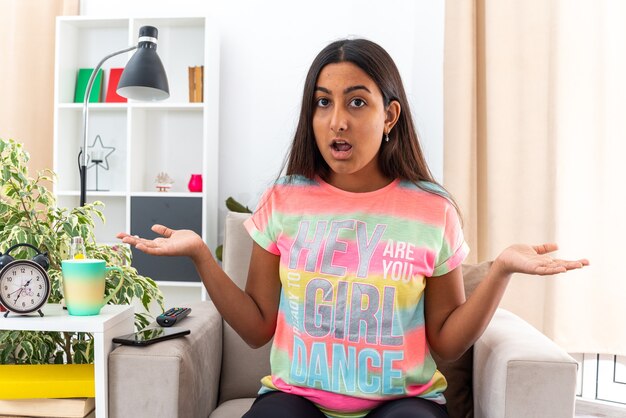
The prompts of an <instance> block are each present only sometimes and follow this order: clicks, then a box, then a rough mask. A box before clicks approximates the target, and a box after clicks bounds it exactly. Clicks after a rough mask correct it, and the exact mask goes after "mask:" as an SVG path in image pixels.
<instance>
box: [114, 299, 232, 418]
mask: <svg viewBox="0 0 626 418" xmlns="http://www.w3.org/2000/svg"><path fill="white" fill-rule="evenodd" d="M188 306H189V307H190V308H191V313H190V314H189V315H188V316H187V317H186V318H185V319H184V320H182V321H181V322H180V325H178V324H177V326H180V327H181V328H187V329H189V330H191V334H189V335H187V336H185V337H182V338H175V339H172V340H167V341H162V342H159V343H156V344H153V345H149V346H146V347H131V346H119V347H117V348H116V349H115V350H113V351H112V352H111V354H110V355H109V416H110V417H111V418H116V417H129V416H132V417H133V418H143V417H145V418H153V417H171V418H177V417H201V416H202V417H208V416H209V414H210V413H211V411H213V409H215V407H216V404H217V396H218V387H219V377H220V369H221V362H222V317H221V316H220V315H219V313H218V312H217V309H215V306H214V305H213V303H212V302H197V303H192V304H189V305H188Z"/></svg>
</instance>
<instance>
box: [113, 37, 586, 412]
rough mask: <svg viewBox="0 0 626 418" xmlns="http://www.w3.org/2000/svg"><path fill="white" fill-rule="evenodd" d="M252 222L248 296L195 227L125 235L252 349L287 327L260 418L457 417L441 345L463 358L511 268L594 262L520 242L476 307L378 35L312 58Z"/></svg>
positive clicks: (502, 258) (258, 405)
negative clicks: (197, 290) (282, 152)
mask: <svg viewBox="0 0 626 418" xmlns="http://www.w3.org/2000/svg"><path fill="white" fill-rule="evenodd" d="M246 228H247V229H248V231H249V233H250V234H251V236H252V238H253V240H254V242H255V244H254V248H253V250H252V258H251V262H250V270H249V274H248V281H247V284H246V289H245V291H242V290H240V289H239V288H238V287H237V286H236V285H235V284H234V283H233V282H232V281H231V280H230V279H229V278H228V277H227V276H226V275H225V273H224V272H223V271H222V270H221V269H220V267H219V265H218V264H217V263H216V262H215V260H214V259H213V256H212V255H211V253H210V251H209V249H208V248H207V246H206V245H205V244H204V242H203V241H202V239H201V237H199V236H198V235H197V234H195V233H194V232H192V231H188V230H172V229H169V228H167V227H165V226H162V225H155V226H154V227H153V230H154V231H155V232H157V233H158V234H160V235H162V237H163V238H157V239H155V240H146V239H142V238H139V237H134V236H129V235H127V234H119V237H120V238H122V240H123V241H124V242H125V243H128V244H131V245H135V246H136V247H137V249H139V250H142V251H145V252H146V253H148V254H154V255H187V256H189V257H191V259H192V260H193V262H194V264H195V266H196V268H197V270H198V272H199V274H200V276H201V277H202V281H203V282H204V285H205V287H206V289H207V291H208V293H209V295H210V297H211V300H212V301H213V302H214V303H215V305H216V307H217V309H218V310H219V312H220V313H221V314H222V316H223V317H224V319H225V320H226V321H227V322H228V323H229V324H230V325H231V326H232V327H233V328H234V329H235V330H236V331H237V332H238V333H239V335H240V336H241V337H242V338H243V339H244V340H245V341H246V342H247V343H248V344H249V345H250V346H252V347H260V346H262V345H264V344H265V343H267V342H268V341H269V340H270V339H271V338H272V337H274V341H273V346H272V353H271V375H270V376H267V377H265V378H264V379H263V380H262V382H261V383H262V388H261V391H260V392H259V397H258V398H257V400H256V401H255V403H254V405H253V406H252V408H251V409H250V411H249V412H248V413H247V414H246V415H245V417H246V418H258V417H272V418H276V417H304V418H306V417H324V416H328V417H364V416H367V417H373V418H382V417H387V418H389V417H446V416H447V413H446V410H445V406H444V405H445V398H444V396H443V392H444V390H445V389H446V380H445V378H444V376H443V375H442V374H441V373H440V372H439V371H438V370H437V367H436V365H435V363H434V361H433V358H432V357H431V354H430V353H431V350H432V351H434V352H436V353H437V354H438V355H439V356H440V357H441V358H443V359H447V360H452V359H456V358H458V357H459V356H461V355H462V354H463V353H464V352H465V351H466V350H467V349H468V348H469V347H470V346H471V345H472V344H473V343H474V342H475V341H476V339H478V337H479V336H480V335H481V334H482V332H483V330H484V329H485V327H486V326H487V324H488V323H489V321H490V319H491V317H492V315H493V313H494V311H495V309H496V307H497V306H498V303H499V302H500V299H501V298H502V294H503V293H504V290H505V288H506V286H507V283H508V281H509V278H510V277H511V274H512V273H515V272H521V273H529V274H540V275H549V274H556V273H562V272H565V271H567V270H570V269H576V268H580V267H582V266H583V265H587V264H588V262H587V260H577V261H566V260H557V259H553V258H551V257H550V256H548V255H547V253H549V252H551V251H554V250H556V248H557V247H556V245H554V244H544V245H539V246H534V247H533V246H528V245H514V246H512V247H509V248H507V249H506V250H505V251H504V252H503V253H502V254H500V255H499V256H498V257H497V258H496V260H495V261H494V262H493V264H492V267H491V269H490V271H489V274H488V275H487V277H486V278H485V279H484V280H483V282H482V283H481V284H480V285H479V286H478V288H477V289H476V291H475V292H474V293H473V294H472V296H471V298H470V299H468V300H467V301H466V300H465V295H464V290H463V277H462V273H461V263H462V261H463V260H464V258H465V256H466V255H467V252H468V248H467V245H466V244H465V241H464V239H463V233H462V230H461V225H460V222H459V215H458V210H457V207H456V205H455V204H454V202H453V200H452V199H451V198H450V196H449V195H448V194H447V193H446V192H445V190H444V189H443V188H442V187H441V186H440V185H438V184H437V183H436V182H435V180H434V179H433V177H432V175H431V174H430V171H429V169H428V167H427V165H426V161H425V160H424V156H423V154H422V151H421V149H420V146H419V143H418V138H417V134H416V131H415V128H414V126H413V121H412V118H411V114H410V111H409V105H408V101H407V99H406V94H405V92H404V88H403V85H402V81H401V79H400V75H399V73H398V70H397V68H396V66H395V64H394V62H393V60H392V59H391V57H390V56H389V55H388V54H387V53H386V52H385V51H384V50H383V49H382V48H381V47H380V46H378V45H377V44H375V43H372V42H370V41H367V40H363V39H356V40H342V41H338V42H334V43H332V44H330V45H328V46H327V47H326V48H324V50H322V51H321V52H320V54H319V55H318V56H317V57H316V58H315V60H314V61H313V64H312V66H311V68H310V70H309V73H308V75H307V78H306V81H305V86H304V95H303V100H302V110H301V113H300V120H299V122H298V127H297V130H296V133H295V137H294V139H293V144H292V148H291V152H290V155H289V159H288V163H287V168H286V175H285V177H283V178H280V179H279V180H278V181H277V182H276V183H275V184H274V185H273V186H272V187H271V188H270V189H269V190H268V191H267V192H266V193H265V195H264V196H263V198H262V199H261V201H260V203H259V206H258V208H257V211H256V212H255V213H254V215H253V216H252V217H251V218H250V219H249V220H248V221H247V223H246Z"/></svg>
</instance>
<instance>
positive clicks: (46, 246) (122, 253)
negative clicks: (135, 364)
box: [0, 138, 163, 364]
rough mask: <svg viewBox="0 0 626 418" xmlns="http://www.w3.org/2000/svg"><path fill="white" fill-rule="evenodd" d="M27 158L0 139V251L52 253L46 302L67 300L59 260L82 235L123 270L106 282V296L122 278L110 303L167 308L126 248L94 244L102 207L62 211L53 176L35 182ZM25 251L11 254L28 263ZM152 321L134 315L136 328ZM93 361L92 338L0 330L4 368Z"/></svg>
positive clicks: (97, 254) (94, 251) (90, 248)
mask: <svg viewBox="0 0 626 418" xmlns="http://www.w3.org/2000/svg"><path fill="white" fill-rule="evenodd" d="M28 159H29V155H28V153H27V152H26V151H25V150H24V149H23V146H22V144H20V143H18V142H16V141H14V140H12V139H9V140H5V139H2V138H0V251H4V250H6V248H9V247H10V246H12V245H14V244H17V243H27V244H31V245H33V246H35V247H37V248H38V249H39V250H40V251H42V252H44V251H45V252H48V257H49V259H50V268H49V269H48V275H49V276H50V281H51V285H52V291H51V294H50V298H49V299H48V302H49V303H59V302H60V301H61V299H62V297H63V296H62V289H61V260H63V259H64V258H67V257H68V252H69V247H70V241H71V238H72V237H75V236H81V237H82V238H83V240H84V242H85V247H86V251H87V254H88V255H89V256H90V257H92V258H98V259H101V260H105V261H106V263H107V265H110V266H118V267H120V268H121V271H122V273H117V272H113V273H112V274H111V275H110V276H109V279H108V280H107V284H106V289H107V290H106V292H107V293H108V292H109V290H110V289H111V288H115V287H116V286H117V284H118V283H119V280H121V276H122V275H123V279H124V283H123V284H122V288H121V290H120V291H119V292H118V293H117V294H116V295H115V296H114V297H113V298H112V300H111V303H114V304H130V303H131V302H132V301H133V300H134V299H138V300H139V301H141V304H142V305H143V306H144V308H145V310H146V312H148V310H149V305H150V304H151V303H153V302H156V303H158V304H159V306H160V307H161V309H163V296H162V294H161V291H160V290H159V288H158V286H157V284H156V283H155V282H154V281H153V280H152V279H150V278H148V277H144V276H141V275H140V274H138V273H137V270H136V269H135V268H133V267H131V252H130V249H129V248H128V247H127V246H125V245H116V246H109V245H101V244H97V243H96V240H95V237H94V233H93V228H94V225H95V220H96V219H97V220H99V221H102V222H104V221H105V219H104V216H103V214H102V208H103V207H104V204H103V203H101V202H94V203H88V204H86V205H85V206H83V207H78V208H73V209H66V208H61V207H58V206H57V202H56V198H55V196H54V195H53V194H52V192H50V190H49V189H48V187H49V186H50V185H51V182H53V181H54V178H55V174H54V173H53V172H52V171H50V170H44V171H42V172H39V173H38V174H37V176H36V177H35V178H31V177H29V175H28V168H27V166H26V163H27V161H28ZM47 186H48V187H47ZM23 251H24V252H23V253H22V254H20V253H19V252H16V253H15V254H13V253H12V254H11V255H13V256H15V257H16V258H28V257H29V254H27V253H26V251H27V250H23ZM30 256H32V254H30ZM151 319H152V317H151V315H150V314H147V313H136V314H135V326H136V328H137V329H142V328H144V327H145V326H146V325H148V324H149V323H150V321H151ZM91 362H93V347H92V337H91V335H89V334H83V333H71V332H70V333H68V332H28V331H0V364H48V363H57V364H60V363H68V364H69V363H91Z"/></svg>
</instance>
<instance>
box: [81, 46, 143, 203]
mask: <svg viewBox="0 0 626 418" xmlns="http://www.w3.org/2000/svg"><path fill="white" fill-rule="evenodd" d="M134 49H137V45H133V46H131V47H128V48H125V49H122V50H120V51H117V52H113V53H112V54H109V55H107V56H106V57H104V58H102V59H101V60H100V62H99V63H98V65H96V68H94V70H93V71H92V73H91V76H89V81H88V82H87V89H86V90H85V98H84V100H83V155H82V158H81V166H80V205H81V206H85V201H86V200H87V199H86V192H87V125H88V120H89V118H88V115H89V114H88V107H87V103H88V102H89V96H91V88H92V87H93V82H94V80H95V78H96V75H97V74H98V71H99V70H100V68H101V67H102V64H104V63H105V61H106V60H108V59H109V58H112V57H114V56H116V55H120V54H123V53H124V52H130V51H132V50H134Z"/></svg>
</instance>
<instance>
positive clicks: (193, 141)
mask: <svg viewBox="0 0 626 418" xmlns="http://www.w3.org/2000/svg"><path fill="white" fill-rule="evenodd" d="M131 114H132V123H131V125H132V126H131V135H132V138H133V140H132V143H131V153H130V158H131V162H130V191H131V192H133V193H134V192H155V191H156V185H155V178H156V176H157V174H158V173H160V172H166V173H167V174H168V175H169V176H170V177H171V178H172V180H173V181H174V183H173V184H172V188H171V189H170V192H187V191H188V189H187V184H188V183H189V179H190V177H191V174H199V173H202V167H203V166H202V157H203V152H204V151H203V149H204V148H203V144H202V132H203V129H202V128H203V126H202V123H203V114H202V111H201V110H198V109H195V108H190V109H187V110H170V109H157V108H154V109H153V108H150V109H132V110H131Z"/></svg>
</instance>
